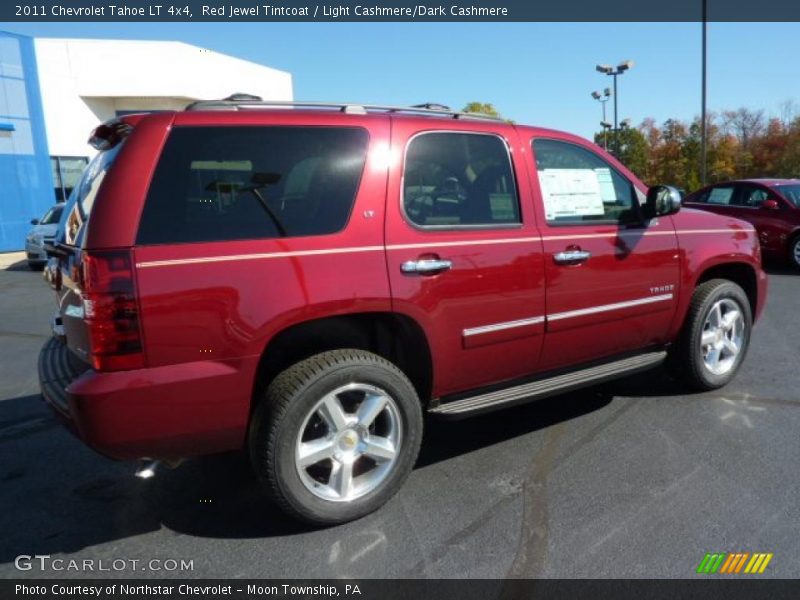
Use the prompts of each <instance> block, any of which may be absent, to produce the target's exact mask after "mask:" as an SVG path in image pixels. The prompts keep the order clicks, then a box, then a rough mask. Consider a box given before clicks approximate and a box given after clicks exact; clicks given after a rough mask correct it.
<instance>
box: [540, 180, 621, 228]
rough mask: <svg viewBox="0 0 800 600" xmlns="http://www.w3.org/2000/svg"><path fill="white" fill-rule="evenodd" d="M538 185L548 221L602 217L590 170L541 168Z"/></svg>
mask: <svg viewBox="0 0 800 600" xmlns="http://www.w3.org/2000/svg"><path fill="white" fill-rule="evenodd" d="M539 183H540V184H541V186H542V197H543V198H544V213H545V218H546V219H547V220H548V221H553V220H556V219H559V218H564V217H583V216H597V215H603V214H605V209H604V208H603V197H602V194H601V191H600V183H599V182H598V177H597V173H596V172H595V171H594V169H544V170H542V171H539Z"/></svg>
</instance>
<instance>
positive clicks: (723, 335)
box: [671, 279, 753, 390]
mask: <svg viewBox="0 0 800 600" xmlns="http://www.w3.org/2000/svg"><path fill="white" fill-rule="evenodd" d="M752 325H753V319H752V314H751V311H750V302H749V300H748V299H747V295H746V294H745V293H744V290H742V288H741V287H739V286H738V285H736V284H735V283H733V282H731V281H727V280H724V279H712V280H711V281H706V282H705V283H703V284H701V285H699V286H698V287H697V289H696V290H695V292H694V295H693V296H692V302H691V304H690V306H689V313H688V314H687V317H686V323H685V324H684V329H683V333H682V335H681V338H680V340H679V341H678V343H677V344H676V345H675V347H674V348H673V349H672V355H671V359H672V366H673V371H674V372H675V374H676V375H677V376H678V377H679V378H680V379H682V380H683V381H684V382H686V383H687V384H688V385H690V386H691V387H693V388H695V389H698V390H712V389H716V388H720V387H722V386H724V385H725V384H727V383H728V382H729V381H730V380H731V379H733V377H734V376H735V375H736V372H737V371H738V369H739V366H740V365H741V364H742V360H744V357H745V354H746V353H747V348H748V346H749V344H750V331H751V329H752Z"/></svg>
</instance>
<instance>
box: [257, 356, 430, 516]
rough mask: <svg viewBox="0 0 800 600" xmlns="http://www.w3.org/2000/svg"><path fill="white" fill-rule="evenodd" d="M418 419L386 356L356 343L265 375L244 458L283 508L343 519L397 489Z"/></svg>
mask: <svg viewBox="0 0 800 600" xmlns="http://www.w3.org/2000/svg"><path fill="white" fill-rule="evenodd" d="M381 407H382V408H381ZM422 423H423V421H422V408H421V406H420V402H419V398H418V397H417V393H416V391H415V389H414V386H413V385H412V384H411V382H410V381H409V380H408V378H407V377H406V376H405V375H404V374H403V372H402V371H400V369H398V368H397V367H396V366H395V365H393V364H392V363H390V362H389V361H387V360H385V359H383V358H381V357H380V356H377V355H375V354H371V353H369V352H365V351H362V350H349V349H348V350H333V351H330V352H323V353H321V354H317V355H315V356H312V357H311V358H308V359H306V360H303V361H301V362H298V363H296V364H295V365H293V366H292V367H289V368H288V369H286V370H285V371H283V372H282V373H280V374H279V375H278V376H277V377H276V378H275V379H274V380H273V381H272V383H270V385H269V386H268V388H267V390H266V392H265V394H264V395H263V397H262V398H261V399H260V402H259V404H258V405H257V407H256V410H255V412H254V414H253V419H252V422H251V428H250V436H249V450H250V458H251V461H252V464H253V468H254V470H255V472H256V475H257V476H258V479H259V481H260V482H261V484H262V485H263V486H264V487H265V488H266V490H267V491H268V493H269V494H270V496H271V497H272V499H273V500H274V501H275V503H276V504H277V505H278V506H279V507H281V508H282V509H283V510H284V511H285V512H287V513H288V514H290V515H292V516H294V517H296V518H298V519H300V520H303V521H306V522H308V523H312V524H314V525H333V524H336V523H344V522H346V521H352V520H354V519H358V518H359V517H363V516H364V515H366V514H369V513H371V512H373V511H374V510H376V509H378V508H380V507H381V506H382V505H383V504H385V503H386V502H387V501H388V500H389V499H390V498H391V497H392V496H394V495H395V493H397V491H398V490H399V489H400V487H401V486H402V485H403V482H404V481H405V479H406V477H407V476H408V474H409V473H410V471H411V469H412V467H413V466H414V463H415V462H416V459H417V454H418V453H419V447H420V443H421V440H422ZM317 459H319V460H317ZM348 473H350V475H351V476H350V477H348ZM348 483H349V485H348Z"/></svg>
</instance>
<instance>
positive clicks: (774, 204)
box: [761, 198, 781, 210]
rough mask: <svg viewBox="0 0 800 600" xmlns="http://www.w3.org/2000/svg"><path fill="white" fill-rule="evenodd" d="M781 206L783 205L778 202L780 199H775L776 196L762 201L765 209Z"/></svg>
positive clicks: (774, 208)
mask: <svg viewBox="0 0 800 600" xmlns="http://www.w3.org/2000/svg"><path fill="white" fill-rule="evenodd" d="M780 207H781V205H780V204H778V201H777V200H775V198H767V199H766V200H764V202H762V203H761V208H763V209H764V210H779V209H780Z"/></svg>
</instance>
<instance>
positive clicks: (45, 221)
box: [25, 202, 65, 270]
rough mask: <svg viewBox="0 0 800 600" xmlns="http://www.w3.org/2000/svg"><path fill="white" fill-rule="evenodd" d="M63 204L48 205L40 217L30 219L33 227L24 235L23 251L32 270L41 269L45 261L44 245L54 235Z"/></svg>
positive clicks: (51, 239)
mask: <svg viewBox="0 0 800 600" xmlns="http://www.w3.org/2000/svg"><path fill="white" fill-rule="evenodd" d="M64 204H65V203H64V202H59V203H58V204H55V205H54V206H52V207H50V208H49V209H48V211H47V212H46V213H44V216H43V217H42V218H41V219H31V225H33V227H32V228H31V230H30V231H29V232H28V235H27V236H26V237H25V253H26V255H27V257H28V266H29V267H30V268H31V269H33V270H41V269H43V268H44V265H45V264H46V263H47V254H46V253H45V251H44V245H45V243H49V242H52V241H53V238H54V237H55V235H56V231H57V230H58V222H59V221H60V220H61V213H62V212H63V211H64Z"/></svg>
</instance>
